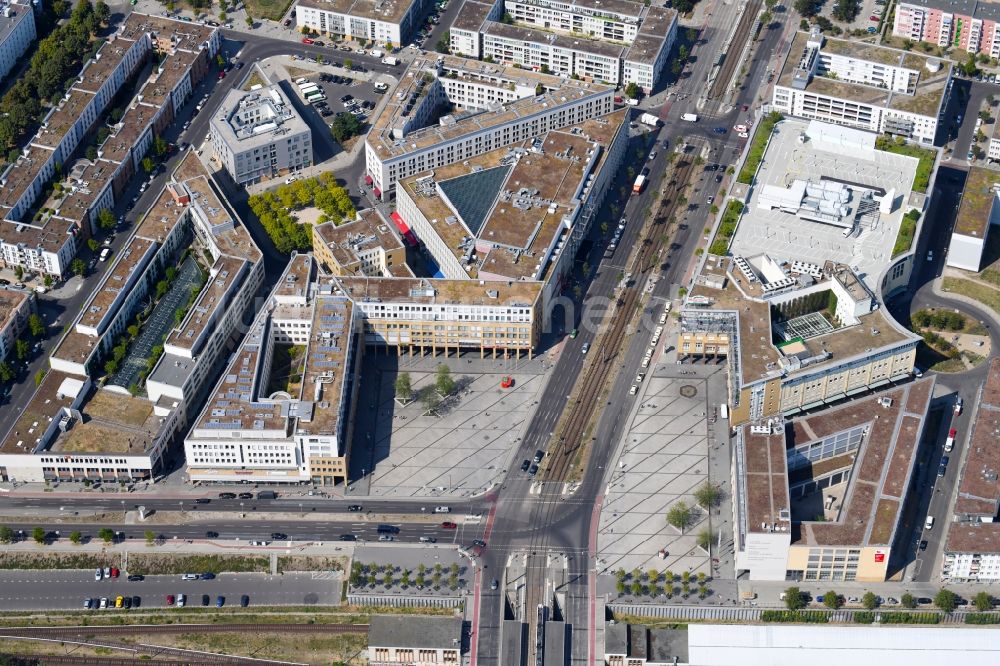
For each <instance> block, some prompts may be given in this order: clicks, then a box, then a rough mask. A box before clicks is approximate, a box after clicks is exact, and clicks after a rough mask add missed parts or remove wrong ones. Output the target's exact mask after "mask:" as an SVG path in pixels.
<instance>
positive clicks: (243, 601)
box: [240, 594, 250, 608]
mask: <svg viewBox="0 0 1000 666" xmlns="http://www.w3.org/2000/svg"><path fill="white" fill-rule="evenodd" d="M249 605H250V595H249V594H244V595H243V596H242V597H240V606H243V608H246V607H247V606H249Z"/></svg>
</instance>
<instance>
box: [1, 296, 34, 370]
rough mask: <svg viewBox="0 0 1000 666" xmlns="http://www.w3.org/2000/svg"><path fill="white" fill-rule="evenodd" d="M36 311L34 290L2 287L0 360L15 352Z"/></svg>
mask: <svg viewBox="0 0 1000 666" xmlns="http://www.w3.org/2000/svg"><path fill="white" fill-rule="evenodd" d="M34 311H35V295H34V293H33V292H29V291H23V290H21V289H8V288H6V287H0V361H5V360H7V358H8V357H9V356H10V355H11V354H13V353H14V349H15V345H16V344H17V340H18V339H19V338H20V337H21V334H22V333H23V332H24V331H25V329H27V328H28V317H30V316H31V315H32V313H33V312H34Z"/></svg>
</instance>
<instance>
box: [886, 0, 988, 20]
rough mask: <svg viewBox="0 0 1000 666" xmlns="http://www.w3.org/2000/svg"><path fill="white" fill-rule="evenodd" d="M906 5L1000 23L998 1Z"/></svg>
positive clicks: (931, 0) (911, 0)
mask: <svg viewBox="0 0 1000 666" xmlns="http://www.w3.org/2000/svg"><path fill="white" fill-rule="evenodd" d="M906 4H908V5H915V6H917V7H923V8H924V9H940V10H941V11H943V12H947V13H949V14H964V15H965V16H972V17H973V18H977V19H988V20H990V21H1000V3H997V2H996V0H906Z"/></svg>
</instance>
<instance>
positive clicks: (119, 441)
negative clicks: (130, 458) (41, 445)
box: [58, 421, 131, 453]
mask: <svg viewBox="0 0 1000 666" xmlns="http://www.w3.org/2000/svg"><path fill="white" fill-rule="evenodd" d="M130 437H131V435H130V434H126V433H124V432H122V431H120V430H114V429H112V428H105V427H103V426H99V425H97V424H96V423H95V422H93V421H91V422H90V423H78V424H76V426H74V427H73V428H72V429H71V430H70V431H69V434H67V435H66V440H65V441H64V442H63V443H62V444H60V445H59V447H58V449H59V451H67V452H74V453H98V452H100V451H107V452H108V453H127V452H128V450H129V443H128V440H129V438H130Z"/></svg>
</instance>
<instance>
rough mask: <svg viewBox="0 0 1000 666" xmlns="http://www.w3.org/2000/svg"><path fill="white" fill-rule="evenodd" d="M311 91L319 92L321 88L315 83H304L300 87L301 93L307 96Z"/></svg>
mask: <svg viewBox="0 0 1000 666" xmlns="http://www.w3.org/2000/svg"><path fill="white" fill-rule="evenodd" d="M310 90H319V86H318V85H316V84H315V83H303V84H301V85H300V86H299V92H301V93H303V94H305V93H307V92H309V91H310Z"/></svg>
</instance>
